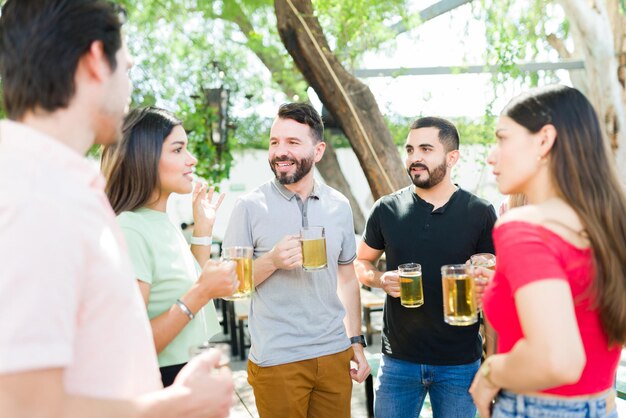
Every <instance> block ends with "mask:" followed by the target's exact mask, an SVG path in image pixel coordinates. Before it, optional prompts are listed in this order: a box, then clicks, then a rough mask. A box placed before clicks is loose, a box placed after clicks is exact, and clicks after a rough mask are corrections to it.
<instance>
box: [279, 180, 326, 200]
mask: <svg viewBox="0 0 626 418" xmlns="http://www.w3.org/2000/svg"><path fill="white" fill-rule="evenodd" d="M272 185H273V186H274V187H275V188H276V190H277V191H278V193H280V195H281V196H282V197H284V198H285V199H286V200H291V199H293V197H294V196H296V193H294V192H292V191H291V190H289V189H288V188H286V187H285V186H284V185H283V184H281V183H280V182H279V181H278V179H277V178H276V177H274V179H273V180H272ZM320 189H321V187H320V184H319V183H318V181H317V180H313V190H312V191H311V194H310V195H309V198H313V199H318V200H319V198H320V195H321V190H320Z"/></svg>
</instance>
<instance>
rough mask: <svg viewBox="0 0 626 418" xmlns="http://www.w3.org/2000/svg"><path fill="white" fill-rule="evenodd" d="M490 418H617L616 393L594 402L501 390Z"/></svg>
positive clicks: (595, 398)
mask: <svg viewBox="0 0 626 418" xmlns="http://www.w3.org/2000/svg"><path fill="white" fill-rule="evenodd" d="M491 416H492V418H526V417H528V418H531V417H532V418H535V417H538V418H617V408H616V407H615V392H614V391H608V392H607V394H606V395H604V396H600V397H594V398H593V399H586V400H580V399H563V398H560V399H551V398H542V397H537V396H527V395H518V394H516V393H513V392H509V391H506V390H503V391H501V392H500V394H499V395H498V398H497V399H496V404H495V405H494V408H493V414H492V415H491Z"/></svg>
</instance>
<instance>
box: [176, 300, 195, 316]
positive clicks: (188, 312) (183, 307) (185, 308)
mask: <svg viewBox="0 0 626 418" xmlns="http://www.w3.org/2000/svg"><path fill="white" fill-rule="evenodd" d="M176 306H178V307H179V308H180V310H181V311H183V313H184V314H185V315H187V317H188V318H189V320H190V321H191V320H192V319H193V317H194V316H195V315H194V314H193V313H192V312H191V309H189V307H188V306H187V305H185V302H183V301H182V300H180V299H176Z"/></svg>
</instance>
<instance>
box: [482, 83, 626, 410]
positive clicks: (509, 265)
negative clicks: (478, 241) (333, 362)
mask: <svg viewBox="0 0 626 418" xmlns="http://www.w3.org/2000/svg"><path fill="white" fill-rule="evenodd" d="M496 137H497V146H496V147H495V149H494V151H492V153H491V154H490V155H489V158H488V162H489V164H491V165H492V166H493V168H494V173H495V175H496V177H497V180H498V185H499V188H500V191H501V192H502V193H505V194H512V193H523V194H524V195H525V196H526V198H527V203H528V204H527V205H526V206H523V207H519V208H515V209H512V210H510V211H507V212H506V213H505V214H504V216H503V217H502V218H501V219H500V220H499V221H498V223H497V224H496V228H495V229H494V242H495V247H496V252H497V254H498V263H497V266H496V272H495V275H494V277H493V279H492V280H491V282H490V283H489V285H488V286H487V289H486V290H485V294H484V297H483V309H484V312H485V314H486V317H487V319H488V320H489V321H490V322H491V324H492V325H493V327H494V328H495V329H496V331H497V333H498V347H497V354H495V355H493V356H490V357H489V358H487V360H486V361H485V362H484V364H483V365H482V367H481V368H480V369H479V371H478V373H477V374H476V377H475V379H474V382H473V384H472V387H471V389H470V392H471V393H472V396H473V398H474V401H475V403H476V405H477V407H478V411H479V413H480V415H481V416H482V417H489V416H490V414H491V411H490V407H491V402H492V400H494V399H495V405H494V408H493V416H494V417H513V416H515V417H531V416H550V417H559V416H566V417H617V412H616V409H615V391H614V390H613V382H614V379H615V371H616V368H617V364H618V362H619V357H620V352H621V349H622V346H623V344H624V342H626V197H625V195H624V189H623V186H622V184H620V182H619V181H618V177H617V174H616V170H615V166H614V163H613V161H612V157H611V154H610V151H609V148H608V146H607V144H606V141H605V140H604V139H603V137H602V132H601V130H600V125H599V123H598V118H597V116H596V113H595V112H594V110H593V108H592V106H591V104H590V103H589V101H588V100H587V99H586V98H585V97H584V96H583V95H582V94H581V93H580V92H579V91H578V90H576V89H573V88H570V87H565V86H549V87H544V88H540V89H537V90H533V91H531V92H529V93H526V94H523V95H521V96H519V97H517V98H515V99H513V100H512V101H511V102H510V103H509V104H508V105H507V106H506V108H505V109H504V111H503V112H502V115H501V117H500V119H499V121H498V125H497V130H496Z"/></svg>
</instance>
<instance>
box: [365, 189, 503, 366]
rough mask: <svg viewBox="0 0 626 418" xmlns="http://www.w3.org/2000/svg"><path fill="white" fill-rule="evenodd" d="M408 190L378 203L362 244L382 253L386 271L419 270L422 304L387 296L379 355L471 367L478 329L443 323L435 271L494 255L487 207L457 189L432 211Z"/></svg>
mask: <svg viewBox="0 0 626 418" xmlns="http://www.w3.org/2000/svg"><path fill="white" fill-rule="evenodd" d="M413 190H414V188H413V186H409V187H407V188H404V189H402V190H399V191H397V192H395V193H393V194H390V195H388V196H384V197H382V198H381V199H379V200H378V201H377V202H376V203H375V204H374V207H373V208H372V212H371V214H370V217H369V219H368V220H367V225H366V227H365V232H364V233H363V240H364V241H365V243H366V244H367V245H368V246H370V247H371V248H374V249H377V250H384V251H385V254H386V257H387V269H388V270H395V269H397V267H398V265H400V264H404V263H419V264H421V265H422V283H423V288H424V304H423V305H422V306H421V307H419V308H410V309H409V308H405V307H403V306H402V305H400V298H393V297H390V296H387V300H386V302H385V309H384V314H383V330H382V350H383V353H384V354H386V355H388V356H390V357H394V358H397V359H400V360H406V361H411V362H414V363H421V364H432V365H460V364H467V363H471V362H473V361H476V360H478V359H479V358H480V356H481V352H482V342H481V339H480V335H479V333H478V324H474V325H470V326H452V325H448V324H446V323H445V322H444V320H443V294H442V287H441V266H443V265H444V264H463V263H465V261H466V260H468V259H469V258H470V256H471V255H472V254H476V253H492V254H493V253H494V247H493V240H492V237H491V231H492V229H493V225H494V223H495V221H496V212H495V210H494V208H493V206H492V205H491V204H489V203H488V202H486V201H485V200H482V199H480V198H478V197H476V196H474V195H473V194H471V193H469V192H467V191H465V190H462V189H460V188H459V189H458V190H457V191H456V192H455V193H454V194H453V195H452V197H450V200H449V201H448V203H446V204H445V205H444V206H442V207H441V208H438V209H437V210H435V211H433V208H434V206H433V205H431V204H430V203H428V202H426V201H424V200H423V199H421V198H420V197H418V196H417V195H416V194H415V193H414V191H413Z"/></svg>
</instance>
